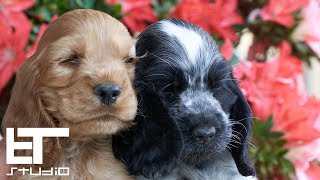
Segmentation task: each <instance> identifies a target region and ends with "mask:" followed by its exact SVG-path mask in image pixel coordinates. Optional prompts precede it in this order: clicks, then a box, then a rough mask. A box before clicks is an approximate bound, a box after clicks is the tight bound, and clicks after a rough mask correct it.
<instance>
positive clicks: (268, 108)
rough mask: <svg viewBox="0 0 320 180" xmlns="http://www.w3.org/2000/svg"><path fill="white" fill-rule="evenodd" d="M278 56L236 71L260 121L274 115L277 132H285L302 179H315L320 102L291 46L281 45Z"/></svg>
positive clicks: (245, 63) (247, 63) (319, 151)
mask: <svg viewBox="0 0 320 180" xmlns="http://www.w3.org/2000/svg"><path fill="white" fill-rule="evenodd" d="M278 48H279V55H278V56H276V57H275V58H273V59H271V60H269V61H266V62H256V61H242V62H241V63H240V64H239V66H237V67H235V68H234V71H235V76H236V77H238V78H239V79H241V81H240V87H241V88H242V90H243V92H244V94H245V96H246V98H247V100H248V101H249V102H250V104H251V107H252V109H253V112H254V115H255V116H257V117H258V118H259V119H261V120H265V119H267V118H268V117H269V116H270V115H273V121H274V126H273V130H274V131H279V132H284V137H283V138H284V139H285V140H286V141H287V143H286V148H287V149H288V150H289V153H288V154H287V157H288V158H289V159H291V160H292V162H293V163H294V166H295V169H296V175H297V177H298V179H299V180H309V179H311V180H316V179H317V178H318V177H319V176H318V175H319V174H320V168H319V166H316V165H314V164H313V163H312V161H314V160H319V159H320V111H319V109H320V101H319V100H317V99H316V98H315V97H311V96H308V94H307V93H306V91H305V86H304V82H303V78H302V74H303V71H302V63H301V61H300V60H299V59H298V58H296V57H294V56H292V55H291V47H290V44H289V43H288V42H286V41H283V42H281V43H280V45H279V47H278Z"/></svg>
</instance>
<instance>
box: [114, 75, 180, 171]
mask: <svg viewBox="0 0 320 180" xmlns="http://www.w3.org/2000/svg"><path fill="white" fill-rule="evenodd" d="M136 82H137V81H136ZM141 94H143V97H142V96H141ZM138 100H139V106H138V108H139V111H138V115H137V117H136V119H135V122H136V125H135V126H134V127H132V128H131V129H129V130H127V131H124V132H121V133H120V134H118V135H117V136H114V138H113V152H114V154H115V156H116V158H118V159H121V160H122V161H124V163H125V164H126V166H127V169H128V171H129V173H130V174H131V175H144V176H145V177H156V176H161V175H163V174H166V173H169V172H170V171H171V170H172V169H173V167H174V166H175V165H176V162H177V161H178V160H179V157H180V154H181V151H182V146H183V143H182V137H181V134H180V131H179V129H178V127H177V125H176V123H175V122H174V121H173V120H172V119H170V117H169V116H168V114H169V113H168V110H167V109H166V108H165V107H164V106H163V105H162V103H161V100H160V97H159V96H158V95H157V94H156V93H154V91H153V90H152V89H147V88H144V89H141V90H140V92H138Z"/></svg>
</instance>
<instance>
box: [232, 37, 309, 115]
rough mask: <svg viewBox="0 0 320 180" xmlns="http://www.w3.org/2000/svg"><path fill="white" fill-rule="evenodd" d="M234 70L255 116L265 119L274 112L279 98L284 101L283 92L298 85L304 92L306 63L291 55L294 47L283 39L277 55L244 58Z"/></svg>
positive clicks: (292, 89) (291, 89) (297, 87)
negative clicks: (272, 56)
mask: <svg viewBox="0 0 320 180" xmlns="http://www.w3.org/2000/svg"><path fill="white" fill-rule="evenodd" d="M234 71H235V76H236V77H237V78H238V79H240V80H241V82H240V86H241V88H242V90H243V91H244V94H245V96H246V98H247V99H248V101H249V102H250V103H251V106H252V109H253V112H254V114H255V116H257V117H258V118H260V119H262V120H265V119H267V118H268V117H269V116H270V115H271V114H272V112H273V107H274V105H275V103H276V101H281V96H282V95H283V94H286V93H288V91H290V92H292V91H295V90H296V89H298V90H299V92H303V90H301V89H303V87H302V86H303V82H302V79H301V75H302V63H301V61H300V60H299V59H298V58H296V57H294V56H292V55H291V47H290V45H289V44H288V42H286V41H283V42H282V43H280V45H279V55H278V56H277V57H275V58H274V59H272V60H270V61H267V62H256V61H244V62H241V63H240V64H239V65H238V66H236V67H235V68H234Z"/></svg>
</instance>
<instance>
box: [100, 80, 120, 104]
mask: <svg viewBox="0 0 320 180" xmlns="http://www.w3.org/2000/svg"><path fill="white" fill-rule="evenodd" d="M94 92H95V94H96V96H97V97H98V99H99V100H100V102H102V103H103V104H106V105H111V104H112V103H114V102H116V101H117V99H118V97H119V95H120V93H121V91H120V87H119V86H118V85H115V84H101V85H98V86H97V87H96V88H95V90H94Z"/></svg>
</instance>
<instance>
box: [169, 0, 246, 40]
mask: <svg viewBox="0 0 320 180" xmlns="http://www.w3.org/2000/svg"><path fill="white" fill-rule="evenodd" d="M237 3H238V1H237V0H229V1H225V0H216V1H215V2H214V3H212V2H210V1H208V0H182V1H181V2H180V3H179V4H178V5H177V7H176V8H175V9H174V11H173V13H172V14H171V16H172V17H176V18H180V19H184V20H186V21H190V22H192V23H194V24H196V25H198V26H200V27H201V28H203V29H204V30H206V31H207V32H209V33H213V32H214V33H217V34H219V35H220V36H222V37H223V38H224V39H230V40H232V41H237V40H238V37H237V36H236V33H235V31H234V30H233V29H232V26H233V25H235V24H239V23H242V22H243V19H242V17H241V16H239V15H238V14H237V13H236V8H237Z"/></svg>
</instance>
